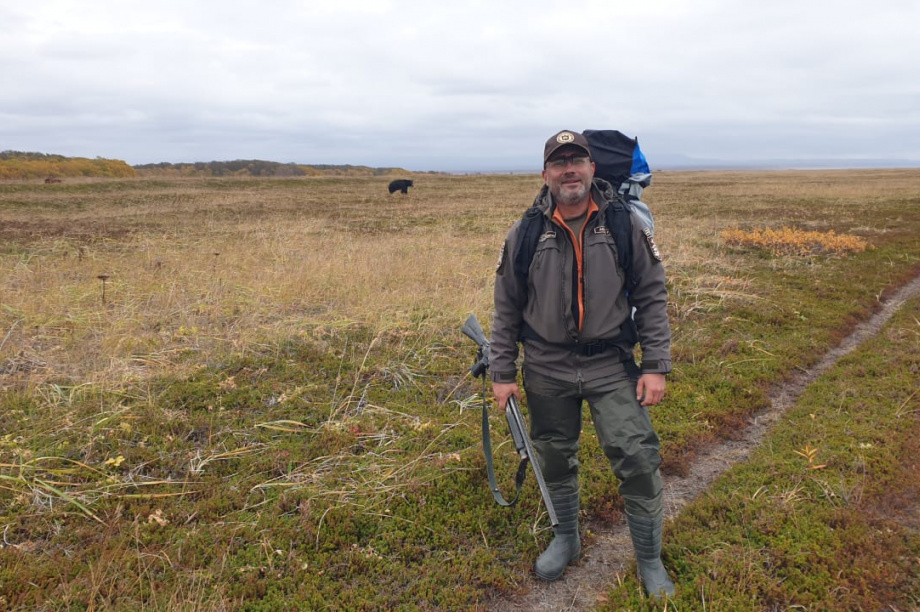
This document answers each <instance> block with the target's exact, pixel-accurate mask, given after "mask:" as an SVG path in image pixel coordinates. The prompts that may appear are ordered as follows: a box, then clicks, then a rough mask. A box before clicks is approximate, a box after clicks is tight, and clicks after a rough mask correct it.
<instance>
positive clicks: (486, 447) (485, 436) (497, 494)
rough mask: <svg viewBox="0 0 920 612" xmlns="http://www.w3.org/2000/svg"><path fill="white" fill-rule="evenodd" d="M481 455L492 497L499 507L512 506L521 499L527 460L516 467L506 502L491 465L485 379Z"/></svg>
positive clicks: (483, 381)
mask: <svg viewBox="0 0 920 612" xmlns="http://www.w3.org/2000/svg"><path fill="white" fill-rule="evenodd" d="M482 453H483V455H485V458H486V472H487V474H488V476H489V489H490V490H491V491H492V497H494V498H495V501H496V502H497V503H498V505H499V506H513V505H514V504H516V503H517V501H518V499H519V498H520V497H521V486H522V485H523V484H524V477H525V476H526V475H527V461H528V459H527V458H524V459H522V460H521V464H520V465H519V466H518V471H517V475H516V476H515V477H514V483H515V486H516V490H515V492H514V498H513V499H512V500H511V501H506V500H505V498H504V497H503V496H502V493H501V491H499V490H498V482H497V481H496V480H495V468H494V467H493V465H492V439H491V436H490V435H489V405H488V403H487V402H486V378H485V376H483V378H482Z"/></svg>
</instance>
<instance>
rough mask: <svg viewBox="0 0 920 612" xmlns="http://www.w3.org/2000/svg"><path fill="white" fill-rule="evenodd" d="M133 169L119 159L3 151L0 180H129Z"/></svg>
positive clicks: (133, 172)
mask: <svg viewBox="0 0 920 612" xmlns="http://www.w3.org/2000/svg"><path fill="white" fill-rule="evenodd" d="M135 174H136V173H135V171H134V168H132V167H131V166H129V165H128V164H127V163H125V162H123V161H121V160H120V159H104V158H102V157H97V158H95V159H89V158H86V157H64V156H63V155H49V154H46V153H29V152H23V151H2V152H0V179H36V178H45V179H47V178H66V177H89V176H93V177H106V178H128V177H132V176H135Z"/></svg>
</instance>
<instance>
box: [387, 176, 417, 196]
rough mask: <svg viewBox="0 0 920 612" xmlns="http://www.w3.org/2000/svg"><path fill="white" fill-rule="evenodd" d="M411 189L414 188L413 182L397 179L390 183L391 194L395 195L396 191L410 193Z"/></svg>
mask: <svg viewBox="0 0 920 612" xmlns="http://www.w3.org/2000/svg"><path fill="white" fill-rule="evenodd" d="M409 187H412V181H410V180H409V179H396V180H395V181H390V186H389V187H388V189H389V190H390V193H393V192H394V191H401V192H402V193H409Z"/></svg>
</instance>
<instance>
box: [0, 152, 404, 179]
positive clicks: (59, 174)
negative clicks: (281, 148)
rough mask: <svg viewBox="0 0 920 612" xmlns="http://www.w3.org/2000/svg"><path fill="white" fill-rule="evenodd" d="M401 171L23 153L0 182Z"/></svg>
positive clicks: (3, 156) (2, 167)
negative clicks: (141, 161) (134, 162)
mask: <svg viewBox="0 0 920 612" xmlns="http://www.w3.org/2000/svg"><path fill="white" fill-rule="evenodd" d="M406 174H411V173H410V172H408V171H407V170H404V169H402V168H372V167H369V166H352V165H350V164H342V165H334V164H312V165H305V164H293V163H288V164H284V163H280V162H272V161H264V160H260V159H237V160H233V161H210V162H193V163H177V164H173V163H170V162H162V163H159V164H140V165H137V166H133V167H132V166H130V165H128V164H127V163H126V162H124V161H122V160H120V159H104V158H101V157H97V158H95V159H88V158H85V157H66V156H64V155H55V154H49V153H32V152H24V151H3V152H0V180H2V179H20V180H21V179H40V178H44V179H48V178H51V179H60V178H69V177H103V178H130V177H135V176H141V177H143V176H197V177H209V176H218V177H227V176H258V177H269V176H279V177H285V176H356V177H357V176H366V177H372V176H397V175H399V176H404V175H406Z"/></svg>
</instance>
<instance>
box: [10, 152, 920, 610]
mask: <svg viewBox="0 0 920 612" xmlns="http://www.w3.org/2000/svg"><path fill="white" fill-rule="evenodd" d="M387 182H388V178H386V177H384V176H380V177H366V178H355V177H349V178H335V177H298V178H258V179H256V178H219V179H214V178H176V177H155V178H132V179H110V180H83V181H78V182H64V183H63V184H61V185H55V186H54V187H53V188H46V187H45V186H44V185H40V184H37V183H30V182H24V181H9V182H5V183H0V387H2V389H0V391H2V393H0V509H2V511H0V532H2V537H0V609H11V610H42V609H47V610H62V609H63V610H103V609H106V610H133V609H159V610H227V609H234V610H236V609H240V610H277V609H316V610H321V609H335V610H378V609H401V610H458V609H476V608H479V607H484V606H486V605H487V604H489V602H490V601H494V600H495V599H496V598H509V599H513V598H514V594H515V592H516V591H517V590H518V589H520V588H522V585H523V584H524V580H525V578H526V576H527V575H528V574H529V572H530V568H531V564H532V562H533V559H534V558H535V557H536V555H537V554H538V552H539V550H541V548H542V547H543V546H544V545H545V544H546V543H547V542H548V540H549V538H550V537H551V533H550V530H549V527H548V524H547V519H546V516H545V513H544V512H543V510H542V508H541V505H540V497H539V495H538V493H537V491H536V486H535V485H534V483H533V480H532V478H528V481H527V484H526V485H525V488H524V491H523V498H522V500H521V502H520V503H519V504H518V505H517V506H516V507H514V508H513V509H506V508H501V507H498V506H497V505H495V504H494V502H493V500H492V496H491V495H490V494H489V492H488V490H487V487H486V478H485V462H484V459H483V457H482V452H481V444H480V412H479V402H480V401H481V393H482V387H481V386H480V385H479V384H478V382H477V381H473V380H471V379H470V377H469V376H468V375H467V374H466V371H467V368H468V366H469V365H470V363H471V362H472V359H473V353H474V347H473V346H472V343H470V342H469V341H468V340H467V339H466V338H465V337H464V336H462V335H461V334H460V332H459V328H460V325H461V324H462V323H463V321H464V320H465V319H466V317H467V315H468V314H469V313H471V312H472V313H476V314H477V315H478V316H479V318H480V319H481V320H482V321H483V324H484V326H485V327H486V328H488V324H489V315H490V313H491V286H492V285H491V283H492V271H493V270H494V266H495V264H496V258H497V255H498V252H499V247H500V245H501V242H502V240H503V239H504V235H505V232H506V231H507V229H508V227H509V225H510V224H511V223H512V222H513V221H514V220H515V219H517V218H518V217H519V216H520V214H521V212H522V210H523V209H524V208H525V207H526V206H527V205H529V203H530V202H531V201H532V198H533V195H534V194H535V193H536V191H537V190H538V188H539V187H540V184H541V182H540V178H539V176H536V175H513V176H511V175H508V176H443V175H432V176H429V177H426V178H425V179H424V180H416V184H417V187H416V188H415V189H414V190H413V191H412V192H411V194H410V196H409V197H404V198H389V197H387V195H388V194H387V191H386V184H387ZM918 194H920V171H917V170H886V171H882V170H874V171H839V172H830V171H828V172H762V173H715V172H710V173H705V172H699V173H671V172H664V173H659V174H658V175H656V177H655V183H654V185H653V186H652V187H651V188H649V189H648V190H647V191H646V196H647V201H648V202H649V204H650V205H651V207H652V210H653V211H654V214H655V217H656V221H657V223H656V242H657V243H658V245H659V247H660V249H661V252H662V254H663V256H664V258H665V264H666V265H667V269H668V274H669V290H670V301H669V309H670V314H671V320H672V326H673V334H674V346H673V353H674V355H673V356H674V362H675V371H674V373H673V374H672V375H671V377H670V383H669V384H670V386H669V394H668V397H667V399H666V401H665V403H664V404H662V405H661V406H659V407H657V408H655V409H653V412H652V417H653V420H654V422H655V425H656V427H657V428H658V431H659V433H660V435H661V437H662V441H663V456H664V461H665V466H664V471H665V477H667V474H669V473H670V474H683V473H686V472H687V470H688V468H689V466H690V465H692V462H693V459H694V454H695V453H696V452H698V451H699V449H701V448H703V447H705V446H706V445H708V444H710V443H712V442H713V441H715V440H718V439H721V438H725V437H731V436H733V435H736V432H737V430H738V429H739V428H740V427H742V426H743V424H744V422H745V420H746V419H748V418H749V417H750V416H751V415H752V414H754V413H756V412H757V411H758V410H760V409H762V408H763V407H764V406H765V405H766V404H767V402H768V398H769V394H770V391H771V389H772V388H773V387H774V386H775V385H781V384H782V383H783V381H784V380H787V379H788V378H789V377H790V376H791V374H792V373H793V372H795V371H796V370H798V369H803V368H804V369H807V368H809V367H810V366H813V365H814V364H815V363H816V362H817V361H818V360H819V359H820V358H821V356H822V355H823V354H824V353H825V352H826V351H827V350H828V349H830V348H831V347H833V346H835V345H836V344H837V343H838V342H839V341H840V340H841V339H842V338H843V337H845V336H846V335H847V334H848V333H849V332H850V331H851V330H852V329H853V328H854V326H855V325H856V324H857V323H858V322H859V321H862V320H865V319H866V318H867V317H868V316H869V315H870V314H871V313H872V312H873V311H874V310H876V309H877V308H878V307H879V302H880V300H882V299H884V297H885V296H886V295H889V294H890V293H891V292H893V291H894V290H895V289H897V288H898V287H900V286H902V285H903V284H905V283H906V282H908V281H909V280H910V279H913V278H914V277H916V276H917V275H918V274H920V196H918ZM777 245H778V246H777ZM784 245H785V246H784ZM103 291H104V292H105V293H104V299H103ZM918 341H920V304H918V302H917V301H916V300H914V301H911V302H909V303H907V304H905V306H904V307H903V308H902V309H901V311H900V312H899V314H898V315H897V316H896V317H895V318H894V319H893V320H892V321H891V322H890V323H889V324H888V325H887V326H886V327H885V328H884V329H883V330H882V332H881V333H880V334H879V335H878V336H877V337H876V338H875V339H874V340H873V341H872V342H870V343H869V344H868V345H867V346H865V347H862V348H861V349H860V350H859V351H857V352H856V353H853V354H852V355H850V356H849V357H847V358H846V359H845V360H842V361H841V362H840V363H839V364H838V365H837V366H836V367H835V368H834V369H833V370H832V371H831V372H830V373H828V374H827V375H825V376H824V377H822V378H821V379H820V380H819V381H818V382H817V383H815V384H814V385H812V386H811V387H810V388H809V389H808V391H807V393H806V394H805V395H803V396H802V398H801V400H800V401H799V403H798V405H797V406H796V407H795V408H794V409H793V410H792V411H791V412H790V413H789V414H788V415H787V416H786V418H785V419H783V420H781V422H780V423H779V424H778V425H777V426H776V427H775V429H774V431H773V432H772V433H771V435H770V436H769V437H768V438H767V440H766V442H765V443H764V444H763V446H762V447H761V448H760V449H759V450H758V451H757V452H756V453H754V454H753V456H752V457H751V459H750V460H749V461H747V462H745V463H743V464H740V465H738V466H736V467H735V468H734V469H732V470H730V471H729V472H727V473H726V474H725V475H724V476H723V477H722V478H721V479H720V480H719V481H718V482H717V483H716V484H715V485H714V486H713V487H712V489H711V490H710V491H708V492H707V493H706V494H705V495H703V496H702V497H701V498H700V499H698V500H697V501H696V502H694V503H693V504H691V505H690V506H688V507H687V508H685V510H684V511H683V512H682V513H681V514H680V516H678V517H677V518H676V519H674V520H672V521H670V522H669V523H668V525H667V526H666V533H665V549H664V556H665V562H666V565H667V566H668V567H669V568H670V569H671V571H672V575H673V577H674V578H675V582H676V584H677V587H678V594H677V598H676V600H674V601H672V602H668V603H667V604H652V603H650V602H648V601H646V600H644V599H642V597H641V595H640V593H641V588H640V586H639V584H638V583H637V582H636V579H635V577H634V576H633V575H620V576H617V575H611V576H609V582H610V588H609V590H608V591H606V592H605V593H604V595H603V596H602V597H601V598H600V599H599V600H598V602H597V608H598V609H600V610H624V609H629V610H649V609H656V608H655V606H659V607H661V606H663V605H664V606H670V607H669V608H668V609H678V610H739V609H746V610H780V609H814V610H819V609H820V610H832V609H833V610H842V609H852V610H857V609H866V610H868V609H871V610H879V609H890V610H912V609H913V610H916V609H917V608H918V606H920V569H918V567H920V535H918V532H917V529H918V523H920V517H918V514H917V510H916V508H917V507H918V505H920V504H918V501H920V469H918V467H920V466H918V463H917V462H918V456H920V452H918V451H920V447H918V444H920V442H918V440H920V435H918V434H920V388H918V383H917V381H918V376H917V373H918V369H920V356H918V352H917V350H916V349H917V346H918ZM524 405H525V407H526V402H525V404H524ZM588 418H589V416H588V413H587V412H586V431H585V436H584V437H583V446H582V452H581V459H582V473H583V475H584V478H583V483H584V484H583V509H584V513H585V514H586V516H589V517H593V518H601V519H609V520H613V521H617V520H621V518H622V516H621V511H622V506H621V502H620V500H619V498H618V495H617V489H616V482H615V479H614V478H613V476H612V475H611V474H610V470H609V468H608V466H607V465H606V464H605V462H604V460H603V458H602V453H601V452H600V451H599V450H598V448H597V444H596V441H595V440H594V437H593V431H592V428H591V424H590V421H589V420H588ZM492 419H493V423H492V431H493V443H494V444H495V446H496V453H497V456H498V458H497V464H498V465H497V471H498V475H499V479H500V483H501V486H502V487H503V488H504V490H508V489H510V488H512V487H513V476H514V471H515V468H516V461H514V456H513V451H512V450H511V449H510V448H509V443H508V440H507V436H506V429H507V427H506V426H505V424H504V418H503V417H502V415H500V414H498V413H497V412H496V411H493V414H492ZM590 541H591V534H590V533H588V534H586V543H587V544H588V545H590Z"/></svg>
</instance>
